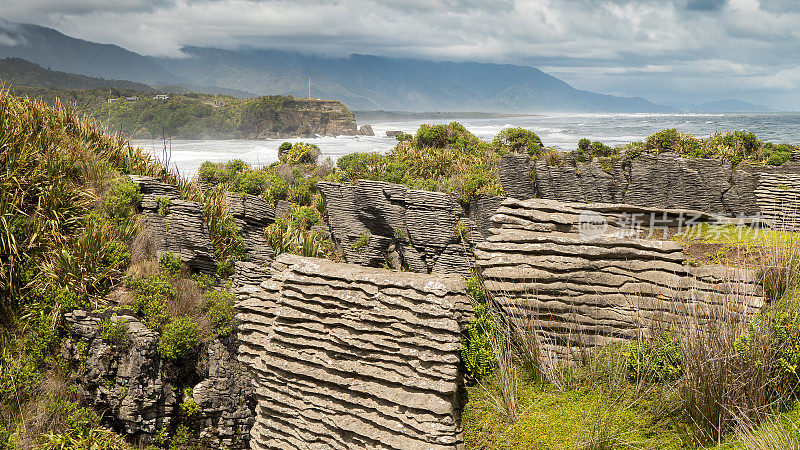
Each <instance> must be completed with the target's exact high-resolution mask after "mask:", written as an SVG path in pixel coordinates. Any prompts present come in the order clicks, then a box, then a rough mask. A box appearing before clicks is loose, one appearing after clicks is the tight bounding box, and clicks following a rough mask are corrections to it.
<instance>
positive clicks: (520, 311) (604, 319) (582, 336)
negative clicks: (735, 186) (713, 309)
mask: <svg viewBox="0 0 800 450" xmlns="http://www.w3.org/2000/svg"><path fill="white" fill-rule="evenodd" d="M648 210H653V209H652V208H642V207H636V206H631V205H620V204H584V203H567V202H559V201H554V200H544V199H532V200H524V201H521V200H515V199H507V200H505V201H504V202H503V204H502V206H501V207H500V208H499V209H498V210H497V214H496V215H495V216H494V217H493V221H494V222H495V224H496V228H493V229H492V235H491V236H489V237H488V238H487V239H486V240H485V241H484V242H481V243H479V244H478V245H477V246H476V250H475V258H476V262H475V264H476V267H477V268H478V271H479V273H480V274H481V275H482V276H483V277H484V280H485V281H484V282H485V286H486V288H487V289H488V290H489V291H490V292H491V293H492V294H493V296H494V298H495V299H496V300H497V301H498V302H499V303H500V304H501V305H502V307H503V309H504V311H505V312H506V313H507V314H509V315H512V316H515V317H520V318H522V319H526V318H533V319H534V320H536V322H537V326H538V327H540V328H541V330H542V332H543V335H544V336H545V339H546V343H545V344H546V346H548V348H550V349H551V350H552V351H554V352H555V353H556V354H557V355H558V356H559V357H569V356H570V355H571V354H572V352H576V351H580V349H582V348H585V347H591V346H594V345H600V344H604V343H606V342H608V341H609V340H613V339H619V338H625V339H631V338H635V337H637V336H638V335H639V334H640V333H646V332H649V330H650V329H652V328H653V327H655V326H657V324H663V323H665V322H668V321H670V320H673V319H675V318H676V317H677V316H676V314H679V313H680V312H681V308H682V307H685V305H696V304H703V305H707V304H709V303H720V302H723V301H724V302H729V304H730V305H731V307H737V308H739V310H740V311H742V312H743V313H747V314H749V313H752V312H755V311H757V310H758V308H760V307H761V306H762V305H763V294H762V290H761V287H760V284H759V283H758V277H757V274H756V273H755V271H752V270H746V269H731V268H727V267H723V266H700V267H691V266H689V265H687V264H685V262H686V261H685V257H684V255H683V252H682V251H683V249H682V247H681V246H680V244H678V243H677V242H673V241H659V240H652V239H646V238H644V237H648V235H647V233H645V234H643V235H628V234H627V233H626V231H627V230H628V227H626V223H627V222H628V220H629V219H627V218H626V217H629V216H627V214H631V213H640V214H642V218H646V217H647V215H646V214H645V213H646V212H647V211H648ZM662 213H663V214H659V215H657V216H653V217H656V218H657V219H658V220H659V221H663V223H665V224H668V225H669V224H676V223H677V222H676V220H677V219H678V218H679V217H680V216H681V215H686V214H689V213H690V211H683V210H665V211H662ZM589 214H591V216H592V217H597V218H601V219H602V220H601V222H602V223H603V226H602V227H597V228H593V229H592V230H593V231H592V232H588V229H587V228H581V227H582V225H581V223H583V224H584V225H583V226H584V227H585V226H586V225H585V223H586V220H585V219H586V217H588V215H589ZM698 217H699V220H701V221H702V220H704V219H711V218H712V216H702V215H699V216H698ZM643 225H644V228H648V227H647V221H646V220H645V222H644V224H643ZM581 231H583V233H581ZM650 237H654V236H650ZM726 304H728V303H726Z"/></svg>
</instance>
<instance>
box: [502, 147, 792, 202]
mask: <svg viewBox="0 0 800 450" xmlns="http://www.w3.org/2000/svg"><path fill="white" fill-rule="evenodd" d="M529 167H530V168H532V169H533V172H534V178H535V183H533V184H532V183H531V181H530V180H531V179H530V176H529V173H530V169H529ZM786 174H789V175H800V155H798V154H795V155H793V156H792V158H791V159H790V160H789V161H788V162H787V163H785V164H783V165H782V166H778V167H764V166H752V165H742V166H740V167H738V168H737V167H735V166H734V165H733V164H732V163H730V162H726V161H721V160H718V159H704V158H682V157H680V156H678V155H676V154H672V153H661V154H659V155H649V154H642V155H639V156H637V157H636V158H634V159H633V160H631V161H630V162H623V161H616V162H613V161H611V160H610V159H608V158H605V159H594V160H592V161H590V162H587V163H573V162H570V161H565V162H564V163H563V164H561V165H553V166H551V165H548V164H546V163H545V162H544V161H535V163H532V162H531V161H530V159H529V158H528V157H526V156H513V155H512V156H505V157H503V158H502V159H501V161H500V170H499V176H500V181H501V183H502V185H503V189H504V190H505V192H506V195H508V196H509V197H513V198H518V199H528V198H534V197H536V198H544V199H551V200H560V201H565V202H585V203H596V202H602V203H626V204H630V205H638V206H648V207H654V208H662V209H669V208H677V209H691V210H699V211H704V212H707V213H715V214H724V215H727V216H755V215H758V214H759V212H760V211H761V210H762V207H764V206H765V205H762V204H760V203H759V199H758V198H757V196H756V190H757V189H758V187H759V185H760V183H761V179H762V178H764V179H765V180H766V179H769V177H770V176H778V175H786ZM764 189H769V187H765V188H764ZM766 207H769V205H767V206H766Z"/></svg>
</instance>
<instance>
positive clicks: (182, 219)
mask: <svg viewBox="0 0 800 450" xmlns="http://www.w3.org/2000/svg"><path fill="white" fill-rule="evenodd" d="M130 178H131V180H133V182H134V183H136V184H137V185H138V186H139V189H140V191H141V193H142V201H141V204H140V208H141V210H142V213H143V214H144V217H145V221H144V227H145V229H146V230H147V232H148V234H149V235H150V237H151V238H152V239H153V244H154V245H155V251H156V256H157V257H158V256H160V255H161V253H163V252H170V253H172V254H174V255H175V256H177V257H179V258H180V259H181V261H182V262H184V263H185V264H186V265H187V266H189V268H190V269H191V270H193V271H196V272H206V273H214V272H215V271H216V269H217V263H216V261H214V250H213V248H212V246H211V239H210V238H209V235H208V231H207V230H206V226H205V221H204V220H203V205H202V204H200V203H198V202H193V201H189V200H181V198H180V192H179V190H178V188H177V187H175V186H172V185H169V184H167V183H164V182H162V181H160V180H158V179H157V178H153V177H145V176H136V175H131V176H130ZM159 197H163V198H165V199H169V207H168V211H163V208H162V212H161V213H160V212H159V204H158V200H157V199H158V198H159Z"/></svg>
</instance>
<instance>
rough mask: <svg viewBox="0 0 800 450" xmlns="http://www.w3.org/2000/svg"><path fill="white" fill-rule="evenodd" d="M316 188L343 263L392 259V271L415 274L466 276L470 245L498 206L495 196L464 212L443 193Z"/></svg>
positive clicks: (366, 186) (375, 186)
mask: <svg viewBox="0 0 800 450" xmlns="http://www.w3.org/2000/svg"><path fill="white" fill-rule="evenodd" d="M318 186H319V189H320V192H321V193H322V196H323V198H324V200H325V208H326V210H327V213H328V217H327V221H328V227H329V230H330V233H331V236H332V238H333V239H334V242H336V244H337V245H338V246H339V247H340V248H341V249H342V252H343V254H344V257H345V260H346V261H348V262H351V263H355V264H359V265H363V266H372V267H379V266H381V265H384V264H386V263H387V262H388V263H392V261H395V260H396V261H399V266H397V267H395V268H400V267H402V268H404V269H407V270H410V271H412V272H419V273H457V274H469V271H470V261H471V252H470V251H469V244H470V241H475V242H477V241H480V240H481V239H483V238H484V237H485V234H488V228H489V223H488V220H487V219H488V217H490V216H491V214H492V213H493V212H494V209H496V208H497V207H498V206H499V200H498V198H497V197H480V198H478V199H475V200H473V201H472V203H471V204H470V207H469V208H467V209H466V211H465V208H463V207H462V206H461V205H460V204H459V203H458V201H456V200H455V199H454V198H453V197H452V196H450V195H448V194H446V193H443V192H429V191H420V190H413V189H408V188H406V187H405V186H402V185H399V184H392V183H384V182H380V181H368V180H360V181H359V182H358V183H357V184H355V185H345V184H339V183H328V182H325V183H319V185H318ZM472 231H474V232H475V233H472Z"/></svg>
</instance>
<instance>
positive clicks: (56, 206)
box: [0, 87, 182, 322]
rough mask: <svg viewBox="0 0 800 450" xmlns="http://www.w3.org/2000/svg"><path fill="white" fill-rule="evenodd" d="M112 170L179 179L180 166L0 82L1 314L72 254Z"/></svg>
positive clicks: (66, 109) (11, 312)
mask: <svg viewBox="0 0 800 450" xmlns="http://www.w3.org/2000/svg"><path fill="white" fill-rule="evenodd" d="M111 173H119V174H140V175H150V176H156V177H159V178H161V179H162V180H165V181H167V182H170V183H173V184H179V185H180V184H181V183H182V181H181V180H180V176H179V175H178V174H177V172H175V171H170V170H168V169H167V168H166V167H164V165H163V164H162V163H160V162H158V161H156V160H154V159H153V158H152V157H150V156H149V155H147V154H146V153H144V152H142V151H141V150H140V149H134V148H132V147H131V146H130V145H129V142H128V140H127V139H126V138H124V137H122V136H120V135H116V134H113V133H109V132H108V131H107V130H106V129H104V128H103V127H102V126H99V125H98V124H95V123H93V122H91V121H88V120H85V119H84V118H82V117H80V116H79V115H78V114H77V113H75V111H74V110H73V109H71V108H69V107H67V106H64V105H61V104H58V103H57V104H55V105H54V106H52V107H51V106H47V105H45V104H44V103H42V102H39V101H35V100H30V99H25V98H18V97H15V96H13V95H10V94H9V92H8V91H7V90H6V89H4V88H3V87H0V298H2V299H3V300H2V301H0V308H1V309H2V310H1V311H0V315H1V316H2V317H0V320H3V321H6V322H7V321H8V320H9V319H11V318H12V317H13V316H14V315H15V311H18V310H19V308H20V306H21V304H22V303H23V302H24V297H25V295H26V292H28V290H29V288H30V287H31V286H32V282H35V281H37V280H38V282H39V283H47V282H48V280H47V279H46V278H45V274H44V273H43V270H42V269H43V266H44V265H45V263H46V262H47V261H52V260H53V258H57V257H58V256H57V253H58V252H62V251H66V252H67V253H69V254H73V253H75V252H74V251H73V250H72V247H73V246H74V245H78V244H80V242H79V240H78V236H80V235H81V234H82V233H83V227H84V223H83V220H82V218H83V216H84V215H85V214H86V213H87V212H88V211H89V210H90V209H91V207H92V205H93V203H94V202H96V200H97V196H98V194H99V192H98V190H99V189H101V188H102V184H103V181H104V180H103V178H104V177H105V176H106V175H107V174H111ZM51 281H52V280H51Z"/></svg>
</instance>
